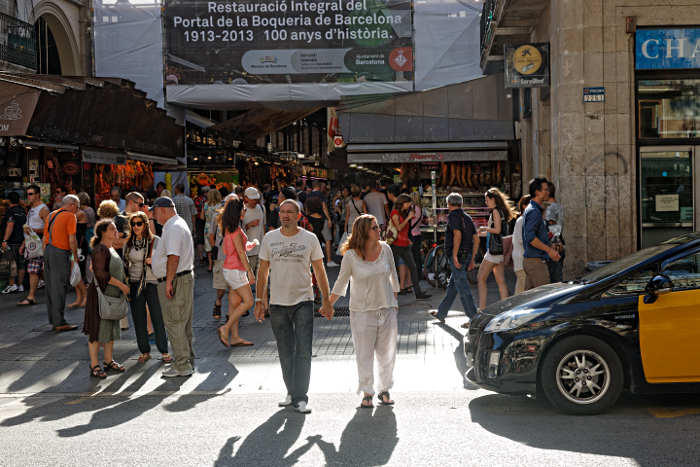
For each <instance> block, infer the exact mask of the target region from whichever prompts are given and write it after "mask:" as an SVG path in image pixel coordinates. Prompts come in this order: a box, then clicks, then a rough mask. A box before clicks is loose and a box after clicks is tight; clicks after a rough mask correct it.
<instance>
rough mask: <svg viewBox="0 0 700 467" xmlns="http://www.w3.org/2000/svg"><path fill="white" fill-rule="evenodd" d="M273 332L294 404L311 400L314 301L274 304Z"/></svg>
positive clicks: (272, 313)
mask: <svg viewBox="0 0 700 467" xmlns="http://www.w3.org/2000/svg"><path fill="white" fill-rule="evenodd" d="M270 323H271V325H272V333H273V334H274V335H275V340H276V341H277V351H278V353H279V357H280V365H281V366H282V378H283V379H284V384H285V386H287V394H289V395H291V396H292V404H293V405H294V406H295V407H296V406H297V405H298V404H299V402H308V401H309V398H308V396H307V395H306V393H307V392H308V391H309V380H310V379H311V342H312V341H313V334H314V303H313V302H310V301H309V302H301V303H297V304H296V305H292V306H281V305H272V306H271V307H270Z"/></svg>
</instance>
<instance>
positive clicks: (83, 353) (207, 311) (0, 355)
mask: <svg viewBox="0 0 700 467" xmlns="http://www.w3.org/2000/svg"><path fill="white" fill-rule="evenodd" d="M196 273H197V279H196V285H195V315H194V325H193V327H194V339H195V341H194V348H195V352H196V353H197V358H198V359H199V358H202V359H203V358H212V357H213V358H217V357H220V358H223V359H229V360H230V359H232V358H233V359H235V360H238V359H244V358H245V357H272V358H274V357H276V356H277V346H276V344H275V339H274V336H273V334H272V330H271V328H270V322H269V320H266V321H265V322H264V323H262V324H260V323H256V322H255V320H254V319H253V317H252V315H251V316H248V317H244V318H242V319H241V323H240V327H239V333H240V335H241V336H242V337H243V338H245V339H247V340H250V341H251V342H254V343H255V345H254V346H250V347H232V348H225V347H223V346H222V345H221V343H220V342H219V339H218V337H217V334H216V328H217V327H218V326H219V325H220V321H217V320H214V319H213V317H212V312H211V311H212V307H213V304H214V299H215V292H214V290H213V289H212V276H211V274H209V273H207V272H206V270H205V269H204V268H199V267H198V268H197V269H196ZM337 273H338V269H330V270H329V279H330V282H331V285H332V284H333V283H334V282H335V278H336V276H337ZM514 278H515V276H514V274H513V273H512V271H508V275H507V279H508V283H509V288H510V289H511V290H513V284H514ZM422 285H423V286H424V288H425V287H428V285H427V283H425V282H423V283H422ZM472 289H473V293H474V296H475V298H477V297H478V292H477V291H476V286H473V287H472ZM428 292H429V293H431V294H432V298H430V299H429V300H426V301H416V300H415V297H414V296H413V295H408V296H400V297H399V340H398V354H399V355H401V354H409V355H417V354H444V353H454V352H455V349H457V347H458V346H459V344H460V343H461V342H462V338H463V336H464V332H463V330H462V329H461V328H460V327H459V324H461V323H462V322H464V313H463V311H462V308H461V303H460V301H459V299H458V300H456V301H455V303H454V305H453V310H452V311H451V312H450V315H449V316H448V318H447V320H446V323H445V324H444V325H436V324H434V323H435V320H433V319H432V318H431V317H430V316H429V315H428V310H430V309H435V308H437V305H438V304H439V303H440V300H441V299H442V297H443V296H444V291H442V290H434V289H430V290H428ZM497 295H498V292H497V288H496V284H495V281H494V280H493V278H491V282H490V284H489V300H488V302H489V303H492V302H493V301H495V300H496V298H497ZM21 298H23V296H22V294H11V295H3V296H1V297H0V320H1V321H0V322H2V326H1V327H0V361H39V360H41V361H65V360H69V361H75V360H88V355H87V346H86V345H85V336H84V335H83V334H82V333H81V332H80V331H77V332H69V333H60V334H57V333H54V332H52V331H51V327H50V325H48V324H47V317H46V308H45V301H46V299H45V293H44V292H43V291H40V292H39V293H38V294H37V302H38V303H37V305H35V306H31V307H17V306H15V302H16V301H18V300H20V299H21ZM74 298H75V294H69V296H68V299H67V300H68V303H70V301H72V300H73V299H74ZM348 301H349V297H344V298H341V299H340V300H339V301H338V303H337V304H336V308H342V307H347V306H348ZM223 308H224V310H225V309H226V308H225V299H224V307H223ZM83 313H84V310H83V309H68V310H67V311H66V319H67V320H68V321H69V322H70V323H72V324H78V325H79V326H80V328H82V321H83ZM153 347H154V348H153V350H152V353H154V354H157V351H156V349H155V346H153ZM313 352H314V355H315V356H331V355H336V356H339V355H352V354H353V352H354V351H353V344H352V336H351V333H350V318H349V317H347V316H338V317H335V318H334V319H333V320H331V321H328V320H326V319H325V318H322V317H318V318H316V319H315V321H314V343H313ZM138 354H139V352H138V349H137V348H136V340H135V334H134V329H133V325H131V326H130V328H129V330H127V331H125V332H123V335H122V339H121V340H120V341H117V342H115V360H117V361H126V360H128V359H136V358H137V357H138Z"/></svg>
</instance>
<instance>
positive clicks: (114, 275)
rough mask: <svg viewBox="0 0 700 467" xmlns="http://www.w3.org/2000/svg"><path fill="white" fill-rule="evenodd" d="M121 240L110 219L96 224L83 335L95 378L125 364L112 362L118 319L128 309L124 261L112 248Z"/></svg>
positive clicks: (119, 332)
mask: <svg viewBox="0 0 700 467" xmlns="http://www.w3.org/2000/svg"><path fill="white" fill-rule="evenodd" d="M123 243H124V239H120V238H119V234H118V232H117V226H116V225H114V221H113V220H112V219H103V220H101V221H99V222H98V223H97V224H96V225H95V236H94V237H93V239H92V242H91V244H92V270H93V272H94V274H95V280H94V281H92V283H91V284H90V287H88V291H87V304H86V306H85V322H84V324H83V334H87V335H88V349H89V351H90V376H93V377H95V378H106V377H107V375H106V374H105V371H110V370H111V371H116V372H123V371H124V366H123V365H120V364H118V363H117V362H115V361H114V359H113V354H112V351H113V349H114V341H115V340H116V339H120V338H121V326H120V325H119V321H120V320H121V319H122V317H123V316H126V313H128V311H129V305H128V295H129V292H130V290H129V286H128V285H127V284H126V283H125V282H124V279H125V278H124V262H123V261H122V259H121V258H120V257H119V255H118V254H117V252H116V251H115V250H114V247H115V246H116V247H121V246H123ZM122 314H123V316H120V315H122ZM104 317H109V318H111V319H105V318H104ZM100 346H102V347H103V349H104V359H105V362H104V369H105V371H102V369H101V368H100V365H99V363H98V361H97V356H98V354H99V352H100Z"/></svg>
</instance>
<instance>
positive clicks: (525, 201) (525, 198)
mask: <svg viewBox="0 0 700 467" xmlns="http://www.w3.org/2000/svg"><path fill="white" fill-rule="evenodd" d="M531 199H532V197H530V195H525V196H523V197H522V198H520V201H519V202H518V209H520V215H521V216H522V215H523V214H524V213H525V208H527V206H528V204H530V200H531Z"/></svg>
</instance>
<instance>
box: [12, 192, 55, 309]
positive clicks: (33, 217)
mask: <svg viewBox="0 0 700 467" xmlns="http://www.w3.org/2000/svg"><path fill="white" fill-rule="evenodd" d="M27 205H28V206H29V207H30V208H29V212H28V213H27V226H28V227H29V228H30V229H31V230H32V231H33V232H34V233H36V234H37V235H38V236H39V238H41V239H43V238H44V227H45V226H46V218H47V217H48V216H49V213H50V211H49V207H48V206H46V205H45V204H44V203H43V202H42V201H41V189H40V188H39V186H37V185H29V186H28V187H27ZM43 273H44V256H43V255H41V256H38V257H36V258H29V259H28V260H27V274H29V294H28V295H27V298H25V299H24V300H21V301H19V302H17V305H18V306H28V305H34V304H36V291H37V289H40V288H42V287H44V281H43V280H41V276H42V275H43Z"/></svg>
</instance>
